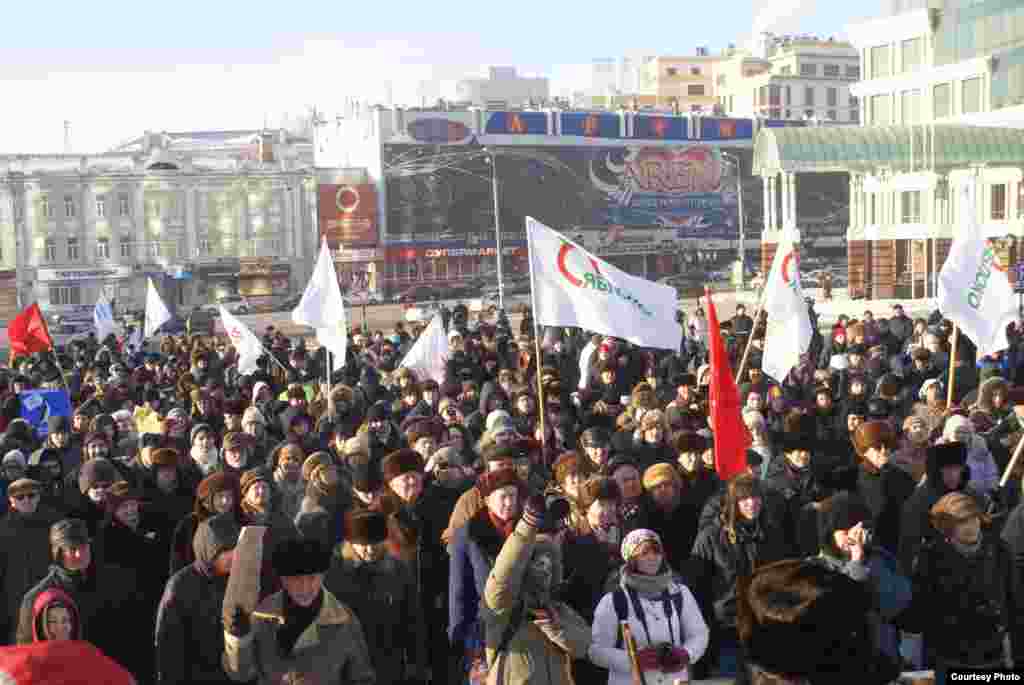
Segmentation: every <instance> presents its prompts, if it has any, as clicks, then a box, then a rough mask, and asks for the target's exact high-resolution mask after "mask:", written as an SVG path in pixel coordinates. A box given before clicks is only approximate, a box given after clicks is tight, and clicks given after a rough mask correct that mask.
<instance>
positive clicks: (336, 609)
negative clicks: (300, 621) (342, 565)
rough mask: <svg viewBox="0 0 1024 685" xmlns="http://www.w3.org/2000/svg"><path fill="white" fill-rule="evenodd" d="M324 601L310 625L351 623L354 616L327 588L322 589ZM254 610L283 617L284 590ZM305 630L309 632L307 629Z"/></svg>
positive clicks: (268, 598)
mask: <svg viewBox="0 0 1024 685" xmlns="http://www.w3.org/2000/svg"><path fill="white" fill-rule="evenodd" d="M323 593H324V601H323V604H322V605H321V607H320V613H319V614H317V616H316V618H315V619H314V620H313V623H312V624H311V625H318V626H332V625H340V624H344V623H351V622H352V620H353V618H354V616H353V615H352V612H351V611H349V609H348V608H347V607H346V606H345V605H344V604H342V603H341V602H339V601H338V600H337V598H336V597H335V596H334V595H332V594H331V593H330V592H329V591H328V590H327V588H324V589H323ZM256 610H257V611H259V612H261V613H264V614H269V615H272V616H284V590H281V591H280V592H275V593H274V594H272V595H270V596H269V597H267V598H266V599H264V600H263V601H262V602H260V603H259V605H258V606H257V607H256ZM307 630H309V629H308V628H307Z"/></svg>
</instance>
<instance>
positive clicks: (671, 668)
mask: <svg viewBox="0 0 1024 685" xmlns="http://www.w3.org/2000/svg"><path fill="white" fill-rule="evenodd" d="M689 664H690V655H689V653H687V651H686V650H685V649H683V648H682V647H673V648H672V649H670V650H667V652H666V653H663V654H662V657H661V670H662V671H663V672H665V673H678V672H679V671H681V670H683V669H684V668H686V667H687V666H689Z"/></svg>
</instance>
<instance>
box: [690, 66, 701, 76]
mask: <svg viewBox="0 0 1024 685" xmlns="http://www.w3.org/2000/svg"><path fill="white" fill-rule="evenodd" d="M690 76H700V67H690Z"/></svg>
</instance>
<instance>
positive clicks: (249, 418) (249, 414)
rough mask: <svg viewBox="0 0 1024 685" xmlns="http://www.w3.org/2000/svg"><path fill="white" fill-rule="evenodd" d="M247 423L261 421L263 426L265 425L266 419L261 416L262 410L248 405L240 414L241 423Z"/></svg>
mask: <svg viewBox="0 0 1024 685" xmlns="http://www.w3.org/2000/svg"><path fill="white" fill-rule="evenodd" d="M247 423H262V424H263V425H264V426H265V425H267V419H266V418H265V417H264V416H263V412H261V411H260V410H259V409H257V408H256V407H249V408H248V409H246V410H245V413H244V414H242V425H245V424H247Z"/></svg>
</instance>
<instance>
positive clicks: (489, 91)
mask: <svg viewBox="0 0 1024 685" xmlns="http://www.w3.org/2000/svg"><path fill="white" fill-rule="evenodd" d="M549 97H550V85H549V83H548V79H546V78H543V77H527V76H520V75H519V74H517V73H516V68H515V67H489V68H488V70H487V75H486V76H483V77H480V78H464V79H459V80H458V81H457V82H456V83H455V94H454V100H455V102H457V103H458V104H459V105H460V106H465V107H490V108H493V109H507V108H519V107H527V106H534V105H540V104H542V103H545V102H547V100H548V98H549Z"/></svg>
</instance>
